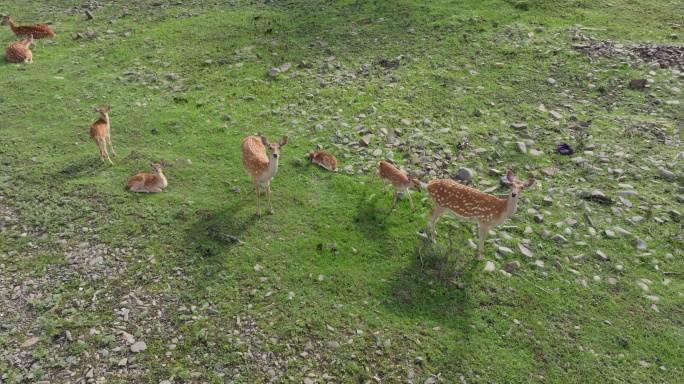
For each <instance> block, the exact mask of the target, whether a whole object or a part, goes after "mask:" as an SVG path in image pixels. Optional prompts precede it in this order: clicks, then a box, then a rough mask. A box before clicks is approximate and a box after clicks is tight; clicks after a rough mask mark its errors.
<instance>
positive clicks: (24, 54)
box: [5, 34, 36, 63]
mask: <svg viewBox="0 0 684 384" xmlns="http://www.w3.org/2000/svg"><path fill="white" fill-rule="evenodd" d="M29 45H34V46H35V45H36V42H35V41H33V36H32V35H30V34H29V35H28V36H26V37H24V40H22V41H20V42H16V43H12V44H10V45H9V46H8V47H7V51H6V52H5V57H6V58H7V61H9V62H11V63H33V53H31V50H30V49H29Z"/></svg>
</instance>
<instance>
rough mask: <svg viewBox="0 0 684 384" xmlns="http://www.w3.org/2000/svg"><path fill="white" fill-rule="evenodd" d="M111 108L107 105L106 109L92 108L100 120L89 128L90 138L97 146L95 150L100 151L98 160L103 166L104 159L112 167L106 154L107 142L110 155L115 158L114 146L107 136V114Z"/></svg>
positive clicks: (110, 160)
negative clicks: (110, 151)
mask: <svg viewBox="0 0 684 384" xmlns="http://www.w3.org/2000/svg"><path fill="white" fill-rule="evenodd" d="M111 108H112V106H111V105H108V106H107V108H100V109H98V108H97V107H94V108H93V109H94V110H95V112H98V113H99V114H100V118H99V119H98V120H97V121H96V122H94V123H93V125H92V126H91V127H90V138H91V139H92V140H93V141H94V142H95V145H97V148H98V149H99V150H100V160H102V163H103V164H104V158H105V157H106V158H107V160H109V164H111V165H114V163H112V159H110V158H109V154H108V153H107V142H109V147H110V148H111V149H112V154H113V155H115V156H116V152H114V146H112V138H111V136H110V135H109V129H110V127H109V115H108V114H107V112H109V110H110V109H111Z"/></svg>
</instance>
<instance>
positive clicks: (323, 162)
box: [307, 151, 337, 171]
mask: <svg viewBox="0 0 684 384" xmlns="http://www.w3.org/2000/svg"><path fill="white" fill-rule="evenodd" d="M307 154H308V155H309V159H311V162H312V163H314V164H318V165H320V166H321V167H323V168H325V169H327V170H328V171H335V170H337V159H336V158H335V156H333V155H331V154H329V153H328V152H323V151H316V152H314V151H307Z"/></svg>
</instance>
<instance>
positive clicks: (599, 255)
mask: <svg viewBox="0 0 684 384" xmlns="http://www.w3.org/2000/svg"><path fill="white" fill-rule="evenodd" d="M596 258H597V259H599V260H601V261H608V256H606V254H605V253H603V251H601V250H597V251H596Z"/></svg>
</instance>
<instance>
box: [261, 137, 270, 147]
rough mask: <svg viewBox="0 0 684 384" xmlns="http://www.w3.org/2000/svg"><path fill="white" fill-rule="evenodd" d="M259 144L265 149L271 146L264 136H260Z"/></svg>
mask: <svg viewBox="0 0 684 384" xmlns="http://www.w3.org/2000/svg"><path fill="white" fill-rule="evenodd" d="M261 144H263V145H265V146H267V147H269V146H271V143H269V142H268V139H267V138H266V136H261Z"/></svg>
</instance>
